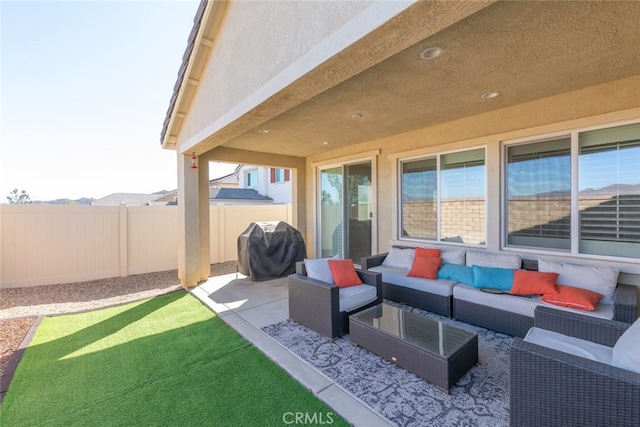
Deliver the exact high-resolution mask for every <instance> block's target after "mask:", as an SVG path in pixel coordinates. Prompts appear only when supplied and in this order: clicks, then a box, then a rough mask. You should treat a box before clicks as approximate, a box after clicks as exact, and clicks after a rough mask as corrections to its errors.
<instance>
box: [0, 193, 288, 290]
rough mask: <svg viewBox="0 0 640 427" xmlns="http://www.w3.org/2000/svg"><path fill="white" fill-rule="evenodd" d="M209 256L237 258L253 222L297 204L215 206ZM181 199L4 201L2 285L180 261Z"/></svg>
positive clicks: (278, 217)
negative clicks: (147, 202)
mask: <svg viewBox="0 0 640 427" xmlns="http://www.w3.org/2000/svg"><path fill="white" fill-rule="evenodd" d="M210 219H211V263H212V264H216V263H219V262H225V261H233V260H236V259H237V239H238V235H239V234H240V233H242V231H244V230H245V229H246V228H247V226H248V225H249V224H250V223H251V222H261V221H285V222H287V223H289V224H291V221H292V210H291V205H289V204H288V205H217V206H211V207H210ZM177 239H178V208H177V207H176V206H129V207H127V206H124V205H122V206H57V205H6V204H5V205H0V243H1V244H0V288H19V287H27V286H39V285H50V284H56V283H70V282H79V281H86V280H96V279H104V278H108V277H116V276H127V275H130V274H141V273H150V272H155V271H166V270H174V269H177V268H178V240H177Z"/></svg>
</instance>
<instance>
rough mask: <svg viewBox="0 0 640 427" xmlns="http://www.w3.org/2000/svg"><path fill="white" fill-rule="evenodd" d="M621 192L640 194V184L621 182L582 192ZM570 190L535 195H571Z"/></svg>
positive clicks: (625, 194) (598, 193) (602, 193)
mask: <svg viewBox="0 0 640 427" xmlns="http://www.w3.org/2000/svg"><path fill="white" fill-rule="evenodd" d="M618 193H619V194H620V195H622V196H629V195H636V194H640V184H620V185H616V184H614V185H608V186H606V187H602V188H598V189H597V190H596V189H593V188H585V189H584V190H582V191H581V192H580V194H581V195H583V196H599V195H605V196H609V195H614V194H618ZM570 194H571V193H570V192H569V191H549V192H546V193H537V194H534V196H537V197H563V196H564V197H569V196H570Z"/></svg>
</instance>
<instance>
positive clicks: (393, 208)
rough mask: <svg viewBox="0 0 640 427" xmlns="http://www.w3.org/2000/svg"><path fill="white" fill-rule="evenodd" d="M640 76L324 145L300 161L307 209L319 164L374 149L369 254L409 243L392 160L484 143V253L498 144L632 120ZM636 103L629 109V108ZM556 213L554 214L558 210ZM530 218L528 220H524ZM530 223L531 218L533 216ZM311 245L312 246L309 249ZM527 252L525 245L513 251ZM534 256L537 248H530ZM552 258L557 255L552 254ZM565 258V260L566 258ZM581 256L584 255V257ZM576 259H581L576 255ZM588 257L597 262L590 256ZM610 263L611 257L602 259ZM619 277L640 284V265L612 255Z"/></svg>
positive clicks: (312, 219) (489, 239)
mask: <svg viewBox="0 0 640 427" xmlns="http://www.w3.org/2000/svg"><path fill="white" fill-rule="evenodd" d="M637 99H640V77H632V78H629V79H624V80H620V81H615V82H611V83H608V84H605V85H600V86H597V87H591V88H587V89H584V90H580V91H575V92H571V93H567V94H564V95H559V96H554V97H551V98H546V99H541V100H537V101H534V102H531V103H527V104H522V105H517V106H514V107H509V108H504V109H501V110H497V111H493V112H489V113H485V114H481V115H477V116H472V117H468V118H465V119H461V120H457V121H455V122H450V123H443V124H441V125H437V126H433V127H429V128H424V129H418V130H415V131H412V132H407V133H404V134H399V135H394V136H390V137H385V138H381V139H377V140H372V141H368V142H366V143H362V144H358V145H354V146H350V147H348V148H344V149H340V150H333V151H328V152H326V153H323V154H319V155H315V156H312V157H309V158H308V159H307V170H306V174H307V191H306V193H307V195H306V203H307V211H308V212H311V213H313V212H316V211H317V209H318V206H317V201H316V197H317V189H316V186H317V172H318V167H319V166H322V165H327V164H340V163H341V162H348V161H349V159H353V158H357V157H358V155H359V153H370V152H372V151H374V152H375V151H376V150H379V153H380V154H379V155H377V156H374V158H373V160H374V163H375V164H376V166H377V167H376V170H377V180H376V181H377V193H376V195H375V196H376V197H377V206H378V208H377V210H376V213H375V216H376V217H375V223H376V224H377V228H376V229H375V230H374V233H375V235H376V236H377V247H374V248H373V252H374V253H381V252H386V251H387V250H388V249H389V247H390V246H391V245H392V244H394V243H402V244H407V243H409V244H417V243H418V242H416V241H413V242H411V241H409V242H407V241H406V240H400V237H399V232H398V224H399V218H398V212H399V210H398V204H399V197H398V167H397V163H398V160H399V159H403V158H408V157H413V156H421V155H429V154H437V153H442V152H446V151H452V150H460V149H465V148H477V147H485V148H486V174H487V176H486V188H487V194H486V204H487V219H486V246H484V247H486V248H487V249H488V250H491V251H500V250H503V249H502V245H501V236H502V233H501V229H502V220H503V215H502V214H501V203H502V200H501V185H502V184H501V173H502V172H501V171H502V169H503V166H502V155H501V150H502V142H503V141H511V140H518V139H523V138H537V137H541V136H548V135H552V134H556V133H562V132H566V131H570V130H573V129H579V128H588V127H591V126H599V125H605V124H612V125H614V124H616V123H620V122H625V121H633V120H638V119H639V118H640V107H637ZM634 106H635V107H634ZM561 215H563V213H562V212H558V216H561ZM317 220H318V218H317V216H316V215H315V214H310V215H308V216H307V236H306V238H307V247H308V251H309V252H310V254H309V255H310V256H316V251H317V240H316V237H317V230H318V228H317V225H316V221H317ZM530 220H531V221H533V218H532V219H530ZM534 222H535V221H534ZM311 251H313V252H311ZM518 252H520V253H522V254H524V255H526V253H527V252H526V251H518ZM530 255H531V256H532V257H534V258H536V257H537V256H539V254H536V253H532V254H530ZM553 256H555V257H556V258H563V256H562V255H560V254H554V255H553ZM565 258H567V260H569V259H570V257H569V256H566V257H565ZM584 258H587V259H588V257H587V256H584ZM578 262H580V261H578ZM589 262H595V263H598V262H599V261H598V260H593V259H591V260H590V261H589ZM609 264H611V262H609ZM614 264H616V265H617V266H618V267H619V268H620V269H621V272H623V274H622V276H621V277H622V278H624V277H627V276H625V274H627V273H628V274H631V273H633V275H634V276H633V278H632V279H629V277H631V276H629V277H627V280H631V281H633V282H634V283H635V284H638V285H640V282H639V279H638V277H640V276H637V275H638V274H640V266H638V263H637V259H632V258H630V259H629V260H628V261H626V260H620V261H619V262H618V261H616V262H615V263H614Z"/></svg>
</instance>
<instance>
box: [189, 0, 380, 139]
mask: <svg viewBox="0 0 640 427" xmlns="http://www.w3.org/2000/svg"><path fill="white" fill-rule="evenodd" d="M371 3H372V2H370V1H357V2H350V1H345V2H322V1H313V2H303V4H300V2H293V1H276V2H272V1H269V2H253V1H252V2H248V1H235V2H229V3H228V4H227V5H226V9H225V12H224V18H223V22H222V23H221V25H224V28H225V31H223V32H221V33H219V34H218V38H217V39H216V40H215V41H214V44H215V55H214V60H212V61H210V62H209V63H208V64H207V66H206V71H205V72H204V75H203V76H202V79H201V80H200V82H198V91H197V94H196V96H195V98H194V100H193V105H192V107H191V109H190V114H189V115H188V116H187V117H186V119H185V124H184V126H183V128H182V134H181V135H180V137H179V139H180V141H183V142H187V143H188V141H189V140H191V139H192V138H193V137H194V136H196V135H197V134H198V133H199V132H200V131H201V130H202V129H204V128H206V127H208V126H211V124H212V123H216V122H219V126H222V125H223V124H224V123H225V122H226V121H227V120H229V119H231V118H232V116H233V115H234V113H236V112H237V113H240V112H241V111H242V109H243V107H244V106H246V108H249V106H252V105H253V104H255V103H256V102H260V100H259V98H260V97H268V96H270V92H269V89H268V87H267V86H268V84H269V83H271V84H272V85H276V86H277V85H280V84H286V83H288V82H284V81H282V82H273V81H271V80H272V79H274V78H275V77H277V76H279V75H280V74H281V73H282V71H283V70H285V69H286V68H287V67H291V66H292V64H295V63H296V61H297V60H298V59H299V58H300V57H301V56H303V55H304V54H306V53H307V52H309V51H310V50H312V49H313V48H314V47H315V46H317V45H318V44H319V43H320V42H321V41H323V40H324V39H326V38H327V37H328V36H330V35H331V34H333V33H334V32H335V31H336V30H337V29H338V28H340V27H341V26H342V25H343V24H344V23H345V22H347V21H349V20H350V19H352V18H353V17H354V16H355V15H357V14H358V13H359V12H361V11H362V10H364V9H366V8H367V7H368V6H370V5H371ZM274 20H275V21H277V22H279V24H278V25H277V26H273V25H272V24H271V23H272V22H274ZM300 35H303V36H302V37H301V36H300ZM256 43H258V45H259V46H256ZM247 52H251V53H252V54H251V55H249V54H247ZM280 78H282V77H280ZM221 86H224V87H226V88H227V90H225V91H218V90H217V88H219V87H221ZM211 93H216V96H210V95H209V94H211Z"/></svg>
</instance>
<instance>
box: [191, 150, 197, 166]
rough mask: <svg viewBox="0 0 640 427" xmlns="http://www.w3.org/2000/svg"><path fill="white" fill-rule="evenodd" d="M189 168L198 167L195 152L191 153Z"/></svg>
mask: <svg viewBox="0 0 640 427" xmlns="http://www.w3.org/2000/svg"><path fill="white" fill-rule="evenodd" d="M191 169H198V158H197V157H196V153H192V154H191Z"/></svg>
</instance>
